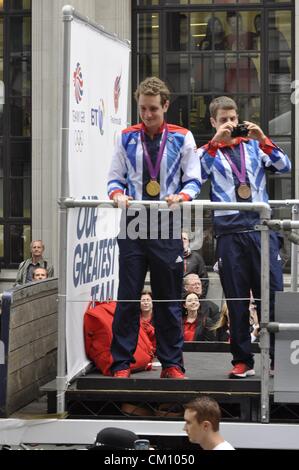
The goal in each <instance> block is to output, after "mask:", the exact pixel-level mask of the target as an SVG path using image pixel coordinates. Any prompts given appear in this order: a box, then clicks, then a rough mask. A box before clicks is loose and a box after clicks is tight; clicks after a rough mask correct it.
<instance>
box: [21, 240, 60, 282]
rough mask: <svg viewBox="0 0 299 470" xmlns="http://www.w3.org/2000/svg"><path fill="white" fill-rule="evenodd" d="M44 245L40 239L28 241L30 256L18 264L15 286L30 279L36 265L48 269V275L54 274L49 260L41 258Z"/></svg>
mask: <svg viewBox="0 0 299 470" xmlns="http://www.w3.org/2000/svg"><path fill="white" fill-rule="evenodd" d="M44 250H45V245H44V244H43V242H42V240H34V241H32V242H31V243H30V252H31V258H28V259H26V260H25V261H22V263H21V264H20V265H19V269H18V272H17V277H16V281H15V284H14V285H15V286H16V285H20V284H26V283H27V282H31V281H32V274H33V271H34V269H35V268H36V267H40V268H45V269H46V270H47V271H48V276H49V277H53V276H54V268H53V266H52V265H51V264H49V262H48V261H47V260H46V259H44V258H43V253H44Z"/></svg>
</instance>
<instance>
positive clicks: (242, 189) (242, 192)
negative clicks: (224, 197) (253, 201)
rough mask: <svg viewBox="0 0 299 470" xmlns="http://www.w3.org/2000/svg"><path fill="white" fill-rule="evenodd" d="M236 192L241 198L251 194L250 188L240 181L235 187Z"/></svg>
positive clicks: (246, 197)
mask: <svg viewBox="0 0 299 470" xmlns="http://www.w3.org/2000/svg"><path fill="white" fill-rule="evenodd" d="M237 193H238V195H239V196H240V198H241V199H248V198H249V197H250V196H251V189H250V187H249V186H248V184H245V183H241V184H240V186H239V187H238V189H237Z"/></svg>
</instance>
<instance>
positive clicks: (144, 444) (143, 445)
mask: <svg viewBox="0 0 299 470" xmlns="http://www.w3.org/2000/svg"><path fill="white" fill-rule="evenodd" d="M134 449H135V450H149V449H150V441H149V440H148V439H137V440H136V441H135V442H134Z"/></svg>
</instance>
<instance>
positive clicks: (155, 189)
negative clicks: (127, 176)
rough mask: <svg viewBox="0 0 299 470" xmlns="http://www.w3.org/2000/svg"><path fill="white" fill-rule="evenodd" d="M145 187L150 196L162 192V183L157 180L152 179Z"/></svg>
mask: <svg viewBox="0 0 299 470" xmlns="http://www.w3.org/2000/svg"><path fill="white" fill-rule="evenodd" d="M145 189H146V192H147V194H148V195H149V196H153V197H154V196H158V194H160V184H159V183H158V181H156V180H150V182H149V183H147V185H146V187H145Z"/></svg>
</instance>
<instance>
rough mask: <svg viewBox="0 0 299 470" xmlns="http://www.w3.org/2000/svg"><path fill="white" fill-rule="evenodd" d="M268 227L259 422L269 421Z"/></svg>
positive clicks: (263, 237) (263, 277)
mask: <svg viewBox="0 0 299 470" xmlns="http://www.w3.org/2000/svg"><path fill="white" fill-rule="evenodd" d="M269 219H270V208H269V210H266V209H264V210H263V212H262V214H261V224H263V222H265V221H267V220H269ZM269 246H270V244H269V229H268V227H266V226H264V227H262V230H261V323H262V325H264V326H263V327H262V329H261V334H260V348H261V422H262V423H268V422H269V417H270V413H269V350H270V334H269V332H268V330H267V328H265V325H267V324H268V323H269V317H270V315H269V305H270V303H269V299H270V282H269V281H270V275H269V271H270V269H269V267H270V261H269V256H270V249H269Z"/></svg>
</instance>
